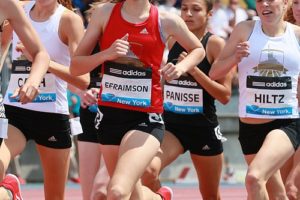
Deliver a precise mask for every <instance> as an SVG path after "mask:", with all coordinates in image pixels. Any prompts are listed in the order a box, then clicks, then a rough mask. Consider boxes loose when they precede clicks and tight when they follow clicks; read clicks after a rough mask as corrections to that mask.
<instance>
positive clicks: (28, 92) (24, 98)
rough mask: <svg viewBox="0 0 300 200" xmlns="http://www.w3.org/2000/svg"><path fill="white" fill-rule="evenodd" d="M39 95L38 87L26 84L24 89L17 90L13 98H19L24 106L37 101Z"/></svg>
mask: <svg viewBox="0 0 300 200" xmlns="http://www.w3.org/2000/svg"><path fill="white" fill-rule="evenodd" d="M38 94H39V90H38V88H37V87H35V86H33V85H30V84H27V83H25V84H24V85H23V86H22V87H20V88H17V89H16V90H15V91H14V93H13V95H12V96H11V98H18V101H19V102H20V103H22V104H26V103H29V102H31V101H33V100H34V99H35V97H36V96H37V95H38Z"/></svg>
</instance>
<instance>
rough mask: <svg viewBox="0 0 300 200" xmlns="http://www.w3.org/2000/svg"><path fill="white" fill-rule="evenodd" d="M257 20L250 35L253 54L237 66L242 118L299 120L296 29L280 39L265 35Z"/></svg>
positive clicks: (299, 63) (289, 28)
mask: <svg viewBox="0 0 300 200" xmlns="http://www.w3.org/2000/svg"><path fill="white" fill-rule="evenodd" d="M261 27H262V26H261V21H260V20H256V21H255V25H254V28H253V32H252V34H251V35H250V38H249V43H250V55H249V56H248V57H247V58H243V59H242V61H241V62H240V63H239V65H238V72H239V92H240V96H239V116H240V117H252V118H269V119H279V118H280V119H282V118H298V100H297V97H296V96H297V83H298V75H299V70H300V60H299V58H300V47H299V43H298V40H297V38H296V36H295V33H294V30H293V27H292V25H291V24H290V23H287V27H286V31H285V33H284V34H283V35H281V36H278V37H269V36H267V35H265V34H264V33H263V31H262V28H261Z"/></svg>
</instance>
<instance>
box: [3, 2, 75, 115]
mask: <svg viewBox="0 0 300 200" xmlns="http://www.w3.org/2000/svg"><path fill="white" fill-rule="evenodd" d="M34 4H35V2H30V3H28V4H26V5H25V6H24V9H25V13H26V15H27V17H28V18H29V21H30V22H31V24H32V25H33V27H34V29H35V30H36V31H37V33H38V35H39V36H40V39H41V41H42V43H43V45H44V47H45V48H46V50H47V52H48V54H49V55H50V59H51V60H52V61H55V62H57V63H60V64H62V65H65V66H69V65H70V53H69V48H68V46H67V45H65V44H64V43H63V42H62V41H61V40H60V38H59V34H58V29H59V24H60V19H61V17H62V14H63V12H64V11H65V9H66V8H65V7H63V6H62V5H59V7H58V8H57V9H56V11H55V12H54V14H53V15H52V16H51V17H50V18H49V19H48V20H47V21H44V22H35V21H33V20H32V19H31V17H30V14H29V13H30V10H31V9H32V7H33V6H34ZM18 42H19V38H18V37H17V35H16V34H15V33H14V35H13V48H12V49H13V50H12V59H13V63H14V64H13V67H12V75H11V80H10V82H9V86H8V90H7V93H6V95H5V99H4V102H5V104H8V105H12V106H17V107H22V108H25V109H30V110H34V111H41V112H50V113H61V114H69V109H68V101H67V83H66V82H65V81H63V80H61V79H60V78H58V77H56V76H55V75H54V74H51V73H47V74H46V75H45V77H44V79H43V81H42V83H41V85H40V87H39V90H40V94H39V96H37V98H35V100H34V101H33V102H32V103H28V104H25V105H22V104H20V103H19V102H17V101H15V100H14V99H11V98H9V97H10V96H11V94H12V93H13V91H14V90H15V89H16V88H18V87H19V86H22V85H23V84H24V81H25V80H26V78H27V77H28V74H29V71H30V66H31V65H30V64H28V61H27V60H25V61H24V56H23V55H21V53H19V52H17V51H16V50H15V47H16V45H17V43H18Z"/></svg>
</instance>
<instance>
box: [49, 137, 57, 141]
mask: <svg viewBox="0 0 300 200" xmlns="http://www.w3.org/2000/svg"><path fill="white" fill-rule="evenodd" d="M48 141H50V142H56V141H57V139H56V138H55V137H54V136H51V137H49V138H48Z"/></svg>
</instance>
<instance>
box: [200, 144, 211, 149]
mask: <svg viewBox="0 0 300 200" xmlns="http://www.w3.org/2000/svg"><path fill="white" fill-rule="evenodd" d="M202 150H210V148H209V146H208V145H205V146H204V147H203V148H202Z"/></svg>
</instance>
